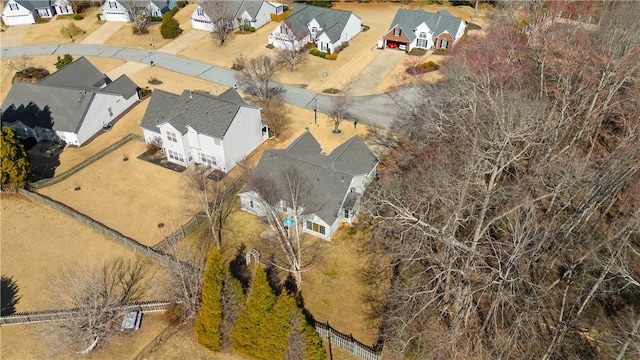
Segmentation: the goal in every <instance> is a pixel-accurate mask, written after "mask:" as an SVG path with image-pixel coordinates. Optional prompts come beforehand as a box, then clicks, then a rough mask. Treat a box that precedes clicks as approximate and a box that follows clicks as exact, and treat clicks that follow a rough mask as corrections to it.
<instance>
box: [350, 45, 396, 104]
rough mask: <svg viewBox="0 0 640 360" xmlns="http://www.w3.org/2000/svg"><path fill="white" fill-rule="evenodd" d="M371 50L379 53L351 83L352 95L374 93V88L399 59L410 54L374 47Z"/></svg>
mask: <svg viewBox="0 0 640 360" xmlns="http://www.w3.org/2000/svg"><path fill="white" fill-rule="evenodd" d="M371 51H375V52H377V53H378V54H377V56H376V58H375V59H374V60H373V61H372V62H371V63H369V65H367V67H366V68H365V69H364V70H362V72H361V73H360V75H358V77H357V78H356V80H355V81H354V82H353V83H352V84H351V85H350V87H351V90H350V93H351V94H352V95H368V94H372V93H373V89H375V88H376V86H377V85H378V84H379V83H380V82H381V81H382V80H383V79H384V78H385V77H386V76H387V74H389V72H390V71H391V70H392V69H393V67H394V66H396V64H397V63H398V61H402V60H403V59H404V58H405V57H406V56H408V55H406V54H405V53H404V51H394V50H390V49H385V50H379V49H372V50H371Z"/></svg>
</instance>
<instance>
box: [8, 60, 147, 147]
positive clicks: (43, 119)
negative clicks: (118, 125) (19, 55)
mask: <svg viewBox="0 0 640 360" xmlns="http://www.w3.org/2000/svg"><path fill="white" fill-rule="evenodd" d="M137 90H138V87H137V86H136V84H135V83H134V82H133V81H131V79H129V78H128V77H127V76H126V75H122V76H120V77H119V78H117V79H116V80H114V81H111V79H110V78H109V77H108V76H106V75H104V74H103V73H102V72H100V70H98V69H97V68H96V67H95V66H93V65H92V64H91V63H90V62H89V61H88V60H87V59H86V58H84V57H81V58H79V59H78V60H76V61H74V62H72V63H71V64H69V65H67V66H65V67H63V68H62V69H60V70H58V71H56V72H55V73H53V74H51V75H49V76H47V77H46V78H44V79H42V80H40V81H39V82H37V83H27V82H16V83H14V84H13V85H12V86H11V90H10V91H9V94H8V95H7V98H6V99H5V100H4V102H3V103H2V108H1V110H2V124H3V125H7V126H9V127H11V128H13V129H14V130H15V132H16V134H17V135H18V137H20V138H29V137H33V138H35V139H36V140H37V141H40V140H51V141H64V142H66V143H67V144H70V145H76V146H81V145H82V144H84V143H85V142H87V140H89V139H91V138H92V137H93V136H94V135H96V134H97V133H98V132H100V131H102V129H103V128H104V127H105V125H107V124H110V123H111V122H113V121H114V120H116V119H117V118H118V117H119V116H120V115H121V114H122V113H124V112H125V111H126V110H127V109H129V108H130V107H131V106H133V105H134V104H136V103H137V101H138V100H139V98H138V91H137Z"/></svg>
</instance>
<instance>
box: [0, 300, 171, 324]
mask: <svg viewBox="0 0 640 360" xmlns="http://www.w3.org/2000/svg"><path fill="white" fill-rule="evenodd" d="M172 304H173V303H172V302H170V301H149V302H139V303H133V304H127V305H123V306H119V307H116V308H114V310H115V311H120V312H128V311H134V310H137V311H140V312H143V313H146V312H158V311H164V310H166V309H168V308H169V306H171V305H172ZM79 311H80V310H79V309H77V308H74V309H58V310H44V311H33V312H22V313H17V314H14V315H9V316H2V317H0V326H3V325H23V324H35V323H42V322H52V321H64V320H67V319H68V318H69V316H71V315H73V314H75V313H77V312H79Z"/></svg>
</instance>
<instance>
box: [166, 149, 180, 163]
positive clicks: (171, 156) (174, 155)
mask: <svg viewBox="0 0 640 360" xmlns="http://www.w3.org/2000/svg"><path fill="white" fill-rule="evenodd" d="M167 156H168V157H169V159H172V160H176V161H179V162H184V158H183V157H182V154H180V153H178V152H175V151H171V150H167Z"/></svg>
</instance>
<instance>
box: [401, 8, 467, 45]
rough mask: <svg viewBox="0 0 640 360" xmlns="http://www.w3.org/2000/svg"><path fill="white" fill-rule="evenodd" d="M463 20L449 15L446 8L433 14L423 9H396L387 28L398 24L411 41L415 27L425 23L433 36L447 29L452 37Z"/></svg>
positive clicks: (414, 36) (414, 35)
mask: <svg viewBox="0 0 640 360" xmlns="http://www.w3.org/2000/svg"><path fill="white" fill-rule="evenodd" d="M463 21H464V20H462V19H461V18H458V17H455V16H453V15H451V13H449V12H448V11H446V10H440V11H438V12H437V13H435V14H434V13H430V12H426V11H424V9H418V10H409V9H398V11H397V12H396V16H395V17H394V18H393V21H392V22H391V26H390V27H389V30H391V29H393V28H394V27H396V25H400V28H401V29H402V32H404V33H405V34H406V35H407V37H408V38H409V40H410V41H413V40H415V38H416V34H415V32H414V30H415V28H416V27H418V25H420V24H422V23H425V24H427V26H428V27H429V29H431V31H433V32H434V36H438V35H440V34H442V33H443V32H445V31H447V32H448V33H449V34H450V35H451V37H454V36H455V35H456V33H457V32H458V28H460V24H461V23H462V22H463Z"/></svg>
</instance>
